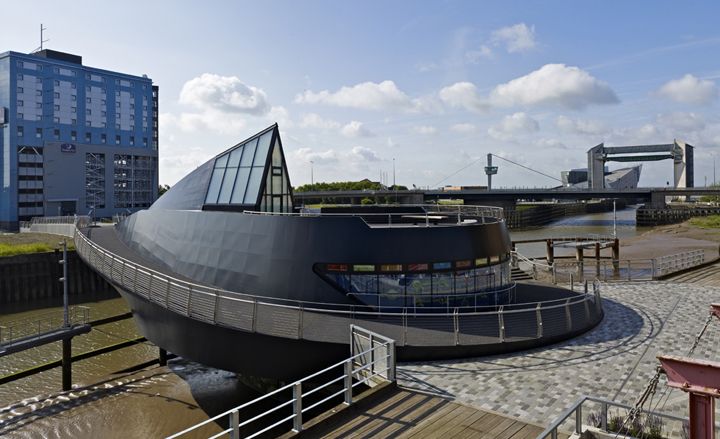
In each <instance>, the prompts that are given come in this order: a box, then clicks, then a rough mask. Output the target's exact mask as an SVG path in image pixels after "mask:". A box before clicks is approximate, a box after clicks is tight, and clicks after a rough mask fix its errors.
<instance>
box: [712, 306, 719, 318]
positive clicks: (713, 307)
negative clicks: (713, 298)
mask: <svg viewBox="0 0 720 439" xmlns="http://www.w3.org/2000/svg"><path fill="white" fill-rule="evenodd" d="M710 312H711V313H713V314H714V315H715V317H717V318H719V319H720V303H711V304H710Z"/></svg>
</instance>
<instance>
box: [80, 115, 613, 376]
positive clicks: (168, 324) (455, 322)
mask: <svg viewBox="0 0 720 439" xmlns="http://www.w3.org/2000/svg"><path fill="white" fill-rule="evenodd" d="M76 246H77V247H78V251H79V253H80V254H81V256H83V257H84V258H85V259H86V260H87V261H88V262H89V263H90V264H91V265H93V266H94V267H96V269H98V271H99V272H101V273H102V274H103V275H105V276H106V277H107V278H108V280H109V281H110V282H111V283H113V285H115V286H116V287H117V288H118V290H119V291H120V293H121V294H122V295H123V296H124V297H125V298H126V299H127V300H128V302H129V303H130V306H131V308H132V310H133V312H134V314H135V318H136V321H137V323H138V325H139V327H140V329H141V331H142V332H143V333H144V335H146V336H147V338H148V339H150V340H151V341H153V342H154V343H156V344H158V345H159V346H161V347H163V348H166V349H167V350H169V351H171V352H174V353H177V354H179V355H181V356H184V357H187V358H190V359H192V360H195V361H198V362H202V363H206V364H209V365H211V366H214V367H219V368H223V369H228V370H236V371H240V372H244V373H249V374H253V375H259V376H266V377H275V378H291V377H298V376H300V375H302V374H303V373H307V372H309V371H312V370H314V369H317V368H319V367H321V366H325V365H327V364H328V362H329V361H332V360H335V359H339V358H342V357H343V356H344V355H346V353H347V341H348V326H349V324H350V323H356V324H360V325H362V326H366V327H368V328H369V329H372V330H375V331H376V332H380V333H382V334H384V335H387V336H390V337H392V338H394V339H395V340H397V348H398V356H399V359H400V360H403V359H430V358H447V357H457V356H467V355H478V354H483V353H492V352H502V351H508V350H516V349H521V348H527V347H531V346H536V345H538V344H543V343H548V342H553V341H556V340H559V339H562V338H566V337H569V336H572V335H573V334H576V333H579V332H582V331H585V330H587V329H588V328H589V327H592V326H593V325H594V324H596V323H597V322H598V321H599V320H600V319H601V317H602V307H601V304H600V301H599V294H575V293H571V292H569V291H566V290H561V289H549V288H542V287H532V288H530V287H528V286H522V285H521V286H517V285H515V284H514V283H513V282H512V281H511V278H510V255H511V248H510V239H509V235H508V232H507V229H506V227H505V222H504V220H503V219H502V211H501V210H500V209H495V208H485V207H480V206H446V207H444V206H373V207H357V206H336V207H323V208H317V209H312V208H302V209H295V208H294V207H293V200H292V186H291V185H290V179H289V177H288V172H287V166H286V164H285V157H284V153H283V148H282V141H281V139H280V135H279V130H278V127H277V125H273V126H271V127H269V128H268V129H266V130H264V131H262V132H260V133H258V134H257V135H255V136H253V137H251V138H249V139H247V140H245V141H243V142H241V143H239V144H238V145H236V146H234V147H232V148H230V149H229V150H227V151H225V152H223V153H222V154H220V155H218V156H216V157H215V158H213V159H211V160H210V161H208V162H207V163H205V164H203V165H202V166H200V167H198V168H197V169H196V170H194V171H193V172H192V173H190V174H189V175H187V176H186V177H185V178H184V179H182V180H181V181H180V182H178V183H177V184H176V185H175V186H174V187H173V188H172V189H170V190H169V191H168V192H167V193H166V194H165V195H163V196H162V197H161V198H160V199H158V201H156V202H155V203H154V204H153V205H152V206H151V208H150V209H148V210H146V211H141V212H137V213H135V214H133V215H132V216H130V217H128V218H127V219H125V220H124V221H123V222H121V223H120V224H118V225H117V227H116V228H115V229H114V230H113V229H103V228H100V229H88V230H86V231H85V233H83V234H79V235H78V236H76ZM538 298H542V299H543V300H549V302H546V304H545V305H543V304H540V305H538ZM288 359H292V361H291V362H288Z"/></svg>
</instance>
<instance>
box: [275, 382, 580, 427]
mask: <svg viewBox="0 0 720 439" xmlns="http://www.w3.org/2000/svg"><path fill="white" fill-rule="evenodd" d="M542 431H543V428H541V427H539V426H537V425H532V424H527V423H525V422H522V421H518V420H516V419H512V418H508V417H504V416H500V415H497V414H494V413H490V412H486V411H483V410H478V409H474V408H471V407H468V406H465V405H462V404H458V403H455V402H452V401H449V400H447V399H444V398H440V397H438V396H433V395H428V394H424V393H419V392H414V391H411V390H407V389H402V388H397V389H395V390H393V391H392V392H391V393H388V395H387V397H385V398H382V399H379V400H378V401H376V402H373V403H371V404H368V405H367V406H365V407H363V408H361V409H360V410H352V411H351V410H346V411H344V412H341V413H339V414H338V415H336V416H335V417H332V418H329V419H327V420H326V421H324V422H320V423H319V424H318V425H316V426H315V429H314V430H313V431H312V432H308V433H311V434H310V436H312V437H323V438H374V437H395V438H413V439H415V438H443V439H446V438H501V439H526V438H535V437H537V435H538V434H539V433H541V432H542ZM288 436H291V435H288ZM559 437H561V438H563V439H565V438H567V437H568V436H567V435H563V434H560V435H559Z"/></svg>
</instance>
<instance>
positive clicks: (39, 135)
mask: <svg viewBox="0 0 720 439" xmlns="http://www.w3.org/2000/svg"><path fill="white" fill-rule="evenodd" d="M35 137H37V138H38V139H42V128H35Z"/></svg>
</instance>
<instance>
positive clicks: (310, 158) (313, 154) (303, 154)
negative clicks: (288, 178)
mask: <svg viewBox="0 0 720 439" xmlns="http://www.w3.org/2000/svg"><path fill="white" fill-rule="evenodd" d="M291 154H292V156H293V159H294V160H297V161H298V162H300V163H307V162H314V163H316V164H329V163H336V162H337V161H338V154H337V153H336V152H335V150H334V149H328V150H326V151H313V150H312V148H299V149H296V150H295V151H293V152H292V153H291Z"/></svg>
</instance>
